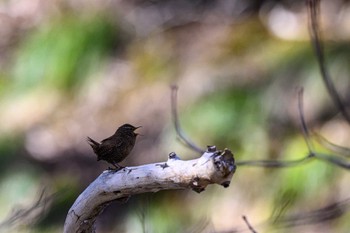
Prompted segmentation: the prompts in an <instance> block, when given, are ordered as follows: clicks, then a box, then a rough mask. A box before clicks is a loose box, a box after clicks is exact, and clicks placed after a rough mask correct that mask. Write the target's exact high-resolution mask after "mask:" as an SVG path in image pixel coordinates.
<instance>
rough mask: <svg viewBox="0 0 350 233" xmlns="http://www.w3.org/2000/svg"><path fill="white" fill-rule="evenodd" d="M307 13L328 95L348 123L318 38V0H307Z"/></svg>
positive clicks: (349, 116) (349, 121)
mask: <svg viewBox="0 0 350 233" xmlns="http://www.w3.org/2000/svg"><path fill="white" fill-rule="evenodd" d="M307 6H308V14H309V32H310V37H311V44H312V46H313V48H314V52H315V55H316V58H317V62H318V65H319V68H320V72H321V76H322V79H323V82H324V84H325V86H326V88H327V91H328V93H329V95H330V96H331V98H332V100H333V102H334V104H335V105H336V107H337V108H338V109H339V111H340V112H341V114H342V115H343V116H344V118H345V120H346V121H347V122H348V123H349V124H350V115H349V113H348V112H347V111H346V107H345V105H344V104H343V102H342V100H341V98H340V96H339V94H338V92H337V90H336V89H335V87H334V84H333V81H332V79H331V77H330V75H329V72H328V69H327V67H326V63H325V57H324V53H323V46H322V43H321V40H320V33H319V25H318V23H319V19H318V15H319V11H320V0H308V1H307Z"/></svg>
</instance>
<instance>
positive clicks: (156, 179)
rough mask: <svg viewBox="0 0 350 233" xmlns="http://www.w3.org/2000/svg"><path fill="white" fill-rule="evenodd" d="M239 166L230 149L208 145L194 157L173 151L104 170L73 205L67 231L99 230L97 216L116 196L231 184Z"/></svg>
mask: <svg viewBox="0 0 350 233" xmlns="http://www.w3.org/2000/svg"><path fill="white" fill-rule="evenodd" d="M235 169H236V166H235V161H234V158H233V154H232V153H231V151H230V150H227V149H225V150H224V151H217V150H216V148H215V147H208V150H207V151H206V152H205V153H204V154H203V155H202V156H201V157H200V158H198V159H194V160H188V161H183V160H181V159H180V158H179V157H178V156H177V155H176V154H175V153H174V152H172V153H170V154H169V159H168V161H167V162H164V163H154V164H147V165H142V166H138V167H127V168H124V169H122V170H119V171H112V170H108V171H104V172H103V173H102V174H101V175H100V176H99V177H98V178H97V179H96V180H95V181H94V182H93V183H91V184H90V185H89V187H87V188H86V189H85V191H84V192H83V193H82V194H81V195H80V196H79V197H78V199H77V200H76V201H75V203H74V204H73V206H72V207H71V208H70V210H69V212H68V215H67V218H66V222H65V225H64V232H65V233H73V232H74V233H76V232H95V227H94V223H95V221H96V218H97V216H98V215H99V214H100V213H101V212H102V211H103V210H104V209H105V208H106V206H108V205H109V204H110V203H111V202H112V201H115V200H127V199H128V198H129V197H130V196H131V195H135V194H140V193H145V192H158V191H160V190H168V189H192V190H194V191H195V192H198V193H200V192H202V191H204V189H205V188H206V187H207V185H209V184H219V185H222V186H223V187H228V186H229V184H230V182H231V178H232V176H233V174H234V172H235Z"/></svg>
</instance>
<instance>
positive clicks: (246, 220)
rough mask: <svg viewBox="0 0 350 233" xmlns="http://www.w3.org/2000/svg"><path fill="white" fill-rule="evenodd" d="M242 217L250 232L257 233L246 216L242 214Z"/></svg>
mask: <svg viewBox="0 0 350 233" xmlns="http://www.w3.org/2000/svg"><path fill="white" fill-rule="evenodd" d="M242 218H243V221H244V222H245V224H247V226H248V228H249V230H250V231H251V232H252V233H258V232H257V231H256V230H254V228H253V227H252V225H250V223H249V221H248V219H247V217H246V216H245V215H243V216H242Z"/></svg>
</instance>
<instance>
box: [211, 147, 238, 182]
mask: <svg viewBox="0 0 350 233" xmlns="http://www.w3.org/2000/svg"><path fill="white" fill-rule="evenodd" d="M215 155H216V156H215ZM215 155H214V164H215V166H216V168H217V169H218V170H220V171H221V173H222V176H223V177H224V178H226V177H227V176H229V175H230V174H231V173H234V172H235V171H236V165H235V159H234V157H233V154H232V152H231V151H230V150H229V149H227V148H226V149H225V150H224V151H218V152H217V153H216V154H215Z"/></svg>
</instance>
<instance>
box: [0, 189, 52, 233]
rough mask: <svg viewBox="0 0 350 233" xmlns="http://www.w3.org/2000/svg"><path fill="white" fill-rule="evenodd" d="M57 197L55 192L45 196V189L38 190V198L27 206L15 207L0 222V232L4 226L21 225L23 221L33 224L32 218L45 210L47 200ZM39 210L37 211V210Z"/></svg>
mask: <svg viewBox="0 0 350 233" xmlns="http://www.w3.org/2000/svg"><path fill="white" fill-rule="evenodd" d="M56 197H57V193H55V194H52V195H49V196H46V195H45V189H43V190H42V191H41V192H40V195H39V197H38V199H37V200H36V201H35V202H34V203H33V204H32V205H31V206H29V207H27V208H21V209H15V210H14V212H13V213H12V214H11V215H9V216H8V217H7V219H5V220H4V221H3V222H1V223H0V232H2V230H4V229H6V228H10V227H12V226H15V225H23V224H25V222H30V223H28V224H34V223H35V221H34V219H35V218H37V217H40V216H41V215H42V214H43V212H44V211H45V206H46V205H47V203H48V202H50V201H52V200H53V199H55V198H56ZM37 211H39V212H37Z"/></svg>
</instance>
